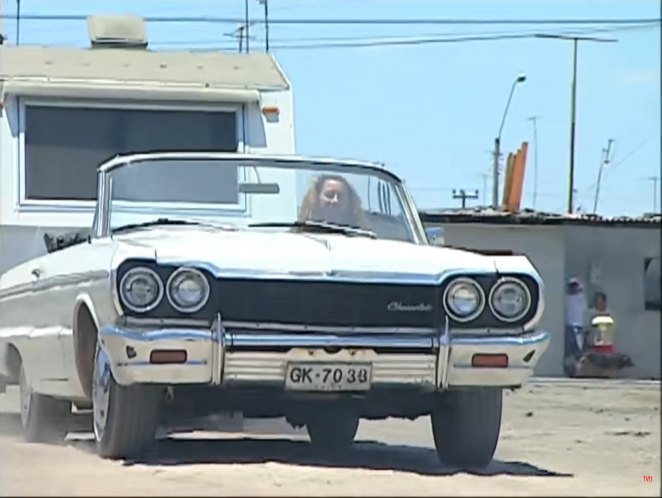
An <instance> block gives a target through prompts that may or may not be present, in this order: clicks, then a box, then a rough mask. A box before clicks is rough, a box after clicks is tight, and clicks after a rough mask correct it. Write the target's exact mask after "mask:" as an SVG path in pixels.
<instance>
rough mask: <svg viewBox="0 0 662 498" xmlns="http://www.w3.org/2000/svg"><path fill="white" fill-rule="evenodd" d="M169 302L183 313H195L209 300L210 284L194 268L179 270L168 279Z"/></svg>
mask: <svg viewBox="0 0 662 498" xmlns="http://www.w3.org/2000/svg"><path fill="white" fill-rule="evenodd" d="M167 288H168V300H169V301H170V304H171V305H172V307H173V308H175V309H176V310H177V311H180V312H182V313H194V312H196V311H198V310H199V309H201V308H202V307H203V306H204V305H205V304H207V300H208V299H209V282H208V281H207V277H205V276H204V274H203V273H202V272H201V271H199V270H196V269H194V268H179V269H178V270H175V272H174V273H173V274H172V275H170V278H169V279H168V284H167Z"/></svg>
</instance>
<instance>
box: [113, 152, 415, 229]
mask: <svg viewBox="0 0 662 498" xmlns="http://www.w3.org/2000/svg"><path fill="white" fill-rule="evenodd" d="M108 178H109V180H110V181H109V183H108V187H109V190H110V193H109V197H110V201H109V212H108V223H109V229H110V231H111V232H112V231H115V230H117V229H120V228H121V227H126V226H127V225H136V224H141V223H150V222H157V223H168V222H170V223H177V222H178V221H181V220H184V221H191V222H197V223H203V224H204V223H209V224H215V225H218V224H223V225H230V226H232V227H235V228H238V229H242V228H249V227H250V228H251V229H252V230H285V229H287V228H286V227H287V226H288V225H297V224H298V226H299V227H301V222H309V221H314V222H324V223H326V224H331V225H334V226H335V225H338V226H341V227H353V228H358V229H361V230H365V231H370V232H373V233H374V236H376V237H377V238H382V239H394V240H404V241H410V242H420V241H421V235H420V233H419V230H420V229H419V228H418V227H417V226H416V224H415V220H414V219H413V216H416V214H415V213H414V212H413V211H412V209H411V207H410V204H409V203H408V202H407V197H406V194H405V193H404V191H403V189H402V186H401V185H400V184H399V183H398V182H396V181H395V180H394V179H393V178H392V177H391V176H390V175H388V174H387V173H385V172H381V171H379V170H373V169H370V168H363V167H358V166H350V165H343V164H328V163H313V162H309V161H303V160H301V161H300V160H296V161H295V160H289V161H285V160H274V159H268V158H251V159H217V158H192V159H189V158H186V159H181V158H167V159H164V158H158V159H157V158H154V159H144V160H141V161H136V162H132V163H129V164H126V165H122V166H120V167H117V168H115V169H112V170H111V171H110V172H109V173H108ZM269 224H271V225H272V226H259V225H269ZM256 225H257V226H256ZM357 233H360V232H357Z"/></svg>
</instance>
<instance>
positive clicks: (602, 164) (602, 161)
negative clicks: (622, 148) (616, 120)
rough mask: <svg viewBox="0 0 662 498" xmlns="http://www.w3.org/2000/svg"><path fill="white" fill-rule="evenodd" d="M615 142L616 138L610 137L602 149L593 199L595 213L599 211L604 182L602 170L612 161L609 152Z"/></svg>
mask: <svg viewBox="0 0 662 498" xmlns="http://www.w3.org/2000/svg"><path fill="white" fill-rule="evenodd" d="M613 143H614V139H612V138H610V139H609V141H608V142H607V148H606V149H604V148H603V149H602V157H601V158H600V167H599V168H598V181H597V182H596V183H595V199H593V213H594V214H596V213H597V212H598V198H599V197H600V182H602V170H603V168H604V167H605V166H607V165H608V164H609V163H610V162H611V158H610V157H609V152H610V151H611V144H613Z"/></svg>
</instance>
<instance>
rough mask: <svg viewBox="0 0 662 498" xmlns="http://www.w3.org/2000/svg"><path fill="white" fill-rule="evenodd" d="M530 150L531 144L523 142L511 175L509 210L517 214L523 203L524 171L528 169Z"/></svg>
mask: <svg viewBox="0 0 662 498" xmlns="http://www.w3.org/2000/svg"><path fill="white" fill-rule="evenodd" d="M528 149H529V143H528V142H523V143H522V147H521V148H520V150H519V151H518V153H517V156H516V160H515V161H514V164H513V168H512V175H511V186H510V192H509V194H510V195H509V198H508V205H507V208H506V209H507V210H508V211H509V212H511V213H516V212H518V211H519V209H520V204H521V202H522V189H523V188H524V171H525V169H526V153H527V151H528Z"/></svg>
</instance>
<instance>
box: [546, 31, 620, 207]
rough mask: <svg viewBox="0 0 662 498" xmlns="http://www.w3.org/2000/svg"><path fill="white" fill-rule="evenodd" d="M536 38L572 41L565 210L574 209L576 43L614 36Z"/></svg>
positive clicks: (612, 39) (601, 40) (611, 39)
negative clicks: (568, 157) (568, 158)
mask: <svg viewBox="0 0 662 498" xmlns="http://www.w3.org/2000/svg"><path fill="white" fill-rule="evenodd" d="M535 36H536V37H537V38H553V39H557V40H571V41H572V86H571V92H570V161H569V163H570V164H569V167H568V169H569V171H568V208H567V212H568V213H570V214H571V213H572V212H573V211H574V202H573V201H574V199H573V193H572V192H573V190H574V188H575V128H576V107H577V106H576V102H577V44H578V42H580V41H594V42H604V43H607V42H616V41H618V40H616V39H614V38H596V37H592V36H569V35H552V34H543V33H538V34H536V35H535Z"/></svg>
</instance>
